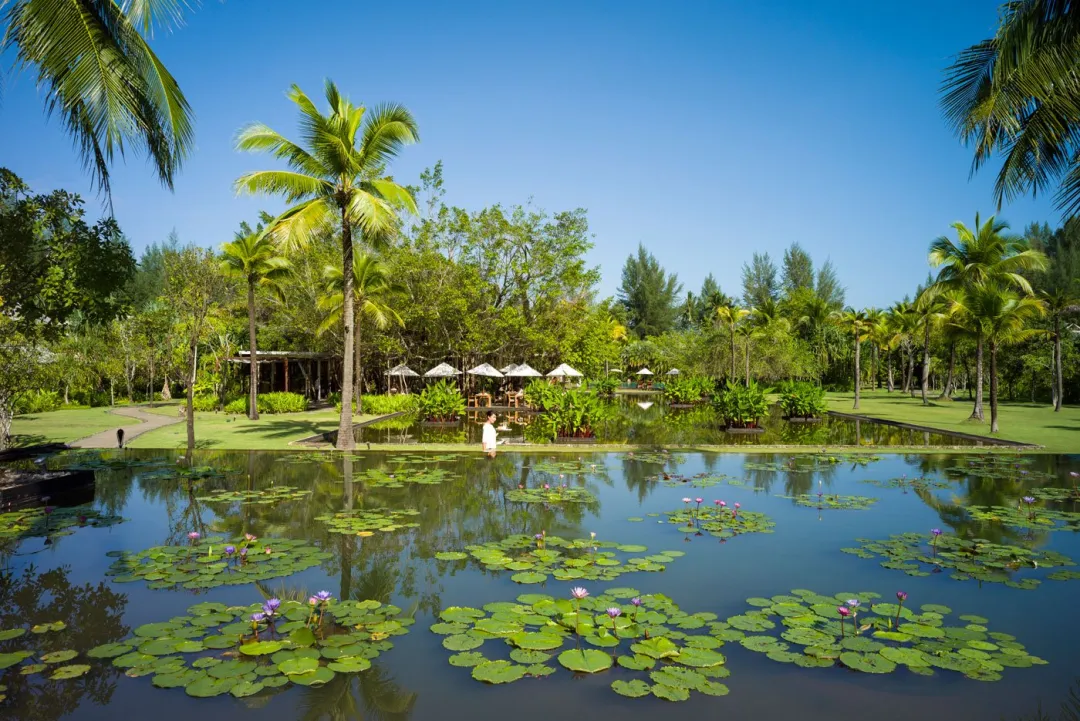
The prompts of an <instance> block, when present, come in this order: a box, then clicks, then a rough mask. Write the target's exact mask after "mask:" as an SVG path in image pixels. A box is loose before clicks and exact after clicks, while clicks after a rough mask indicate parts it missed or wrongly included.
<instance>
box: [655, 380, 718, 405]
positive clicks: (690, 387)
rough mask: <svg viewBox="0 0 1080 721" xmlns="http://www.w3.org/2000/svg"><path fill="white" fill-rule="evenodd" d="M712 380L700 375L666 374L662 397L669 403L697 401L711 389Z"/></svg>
mask: <svg viewBox="0 0 1080 721" xmlns="http://www.w3.org/2000/svg"><path fill="white" fill-rule="evenodd" d="M711 385H712V382H711V381H710V380H709V379H707V378H702V377H700V376H689V375H686V376H683V375H678V376H668V378H667V380H665V381H664V397H665V398H667V399H668V401H669V402H671V403H680V404H687V403H697V402H698V401H700V400H701V399H702V397H703V396H704V395H705V394H706V393H707V392H708V391H710V390H712V389H711Z"/></svg>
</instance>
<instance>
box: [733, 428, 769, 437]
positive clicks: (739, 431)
mask: <svg viewBox="0 0 1080 721" xmlns="http://www.w3.org/2000/svg"><path fill="white" fill-rule="evenodd" d="M724 432H725V433H733V434H735V435H740V436H752V435H756V434H758V433H764V432H765V429H764V428H725V429H724Z"/></svg>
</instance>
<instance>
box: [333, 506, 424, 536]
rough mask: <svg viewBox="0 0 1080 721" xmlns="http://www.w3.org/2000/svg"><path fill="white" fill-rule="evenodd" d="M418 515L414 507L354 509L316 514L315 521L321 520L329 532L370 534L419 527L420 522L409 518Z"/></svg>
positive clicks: (358, 534) (357, 534) (418, 512)
mask: <svg viewBox="0 0 1080 721" xmlns="http://www.w3.org/2000/svg"><path fill="white" fill-rule="evenodd" d="M418 515H420V511H418V510H416V509H415V508H401V509H390V508H380V509H378V510H355V511H339V512H338V513H325V514H323V515H321V516H316V517H315V520H316V521H322V522H323V523H325V524H326V525H327V526H328V527H329V528H328V529H327V530H329V531H330V532H331V533H345V534H349V535H356V536H371V535H373V534H374V533H375V532H376V531H380V532H382V533H393V532H394V531H400V530H401V529H403V528H419V526H420V524H419V523H416V522H415V521H410V520H409V519H410V518H412V517H413V516H418Z"/></svg>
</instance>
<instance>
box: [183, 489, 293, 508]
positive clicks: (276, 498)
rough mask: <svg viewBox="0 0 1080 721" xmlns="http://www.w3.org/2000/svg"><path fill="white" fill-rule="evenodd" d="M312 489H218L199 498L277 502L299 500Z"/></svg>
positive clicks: (247, 502)
mask: <svg viewBox="0 0 1080 721" xmlns="http://www.w3.org/2000/svg"><path fill="white" fill-rule="evenodd" d="M309 495H310V491H306V490H303V489H300V488H293V487H292V486H269V487H267V488H260V489H258V490H254V489H252V490H242V489H241V490H235V491H226V490H221V489H219V490H216V491H211V492H210V493H208V494H206V495H205V496H198V500H200V501H205V502H207V503H240V504H244V505H248V504H258V505H265V504H277V503H281V502H282V501H298V500H301V499H304V498H307V497H308V496H309Z"/></svg>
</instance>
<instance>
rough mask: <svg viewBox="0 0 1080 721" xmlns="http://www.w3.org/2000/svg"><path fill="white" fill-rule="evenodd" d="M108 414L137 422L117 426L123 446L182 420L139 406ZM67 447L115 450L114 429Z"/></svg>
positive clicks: (123, 408)
mask: <svg viewBox="0 0 1080 721" xmlns="http://www.w3.org/2000/svg"><path fill="white" fill-rule="evenodd" d="M109 412H110V413H112V414H114V415H117V416H125V417H127V418H134V419H135V420H137V421H139V422H138V423H136V424H134V425H124V426H119V427H120V428H123V429H124V445H127V443H128V441H130V440H131V439H132V438H134V437H136V436H141V435H142V434H143V433H146V432H147V431H152V430H154V429H155V428H161V427H162V426H171V425H172V424H174V423H179V422H180V421H182V420H183V418H181V417H179V416H172V417H170V416H163V415H161V414H158V413H148V412H146V411H144V410H143V409H142V408H140V407H139V406H122V407H120V408H113V409H112V410H111V411H109ZM68 445H69V446H71V447H72V448H116V429H115V428H113V429H112V430H108V431H102V432H101V433H95V434H94V435H92V436H88V437H86V438H80V439H79V440H77V441H72V442H71V443H69V444H68Z"/></svg>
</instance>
